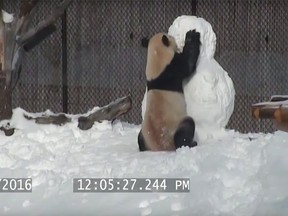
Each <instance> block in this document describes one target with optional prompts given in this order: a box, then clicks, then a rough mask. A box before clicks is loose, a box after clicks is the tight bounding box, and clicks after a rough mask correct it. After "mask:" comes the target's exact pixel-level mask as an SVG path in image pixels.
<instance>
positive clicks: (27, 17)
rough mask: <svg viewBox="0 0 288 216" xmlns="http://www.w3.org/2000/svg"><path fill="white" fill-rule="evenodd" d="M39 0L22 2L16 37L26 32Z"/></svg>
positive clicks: (24, 0)
mask: <svg viewBox="0 0 288 216" xmlns="http://www.w3.org/2000/svg"><path fill="white" fill-rule="evenodd" d="M38 2H39V0H23V2H22V4H21V6H20V11H19V15H18V20H17V24H16V35H19V34H21V33H22V32H25V31H27V30H28V27H29V25H30V24H31V21H32V19H33V17H34V15H35V13H36V11H37V10H36V5H37V3H38Z"/></svg>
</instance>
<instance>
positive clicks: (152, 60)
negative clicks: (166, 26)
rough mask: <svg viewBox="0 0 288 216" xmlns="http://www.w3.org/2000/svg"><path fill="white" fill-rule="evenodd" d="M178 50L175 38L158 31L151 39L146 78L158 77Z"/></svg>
mask: <svg viewBox="0 0 288 216" xmlns="http://www.w3.org/2000/svg"><path fill="white" fill-rule="evenodd" d="M176 52H177V44H176V41H175V39H174V38H173V37H172V36H170V35H168V34H165V33H158V34H156V35H154V36H153V37H152V38H151V39H149V43H148V52H147V65H146V79H147V80H148V81H149V80H152V79H155V78H157V77H158V76H159V75H160V74H161V73H162V72H163V71H164V69H165V68H166V66H167V65H169V64H170V62H171V61H172V59H173V57H174V55H175V53H176Z"/></svg>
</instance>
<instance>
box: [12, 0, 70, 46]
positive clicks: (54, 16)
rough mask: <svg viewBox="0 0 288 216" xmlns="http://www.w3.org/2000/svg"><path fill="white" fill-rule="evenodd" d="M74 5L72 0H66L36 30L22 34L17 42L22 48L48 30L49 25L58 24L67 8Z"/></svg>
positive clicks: (32, 29)
mask: <svg viewBox="0 0 288 216" xmlns="http://www.w3.org/2000/svg"><path fill="white" fill-rule="evenodd" d="M70 3H72V0H64V1H63V2H62V3H61V4H60V5H59V6H58V7H56V8H55V9H54V11H53V12H52V13H51V14H50V15H49V16H48V17H46V18H45V19H44V20H43V21H41V22H40V23H38V25H37V26H36V27H35V28H31V29H29V30H28V31H27V32H26V33H24V34H22V35H21V36H20V37H19V38H18V40H17V42H18V44H19V45H20V46H22V45H24V44H25V43H26V42H27V41H29V39H30V38H33V37H34V36H35V35H36V34H37V33H38V32H40V31H42V30H43V29H45V28H47V27H48V26H49V25H51V24H53V23H55V22H56V20H57V19H58V18H59V17H60V16H62V15H63V13H64V11H65V10H66V9H67V7H68V6H69V5H70Z"/></svg>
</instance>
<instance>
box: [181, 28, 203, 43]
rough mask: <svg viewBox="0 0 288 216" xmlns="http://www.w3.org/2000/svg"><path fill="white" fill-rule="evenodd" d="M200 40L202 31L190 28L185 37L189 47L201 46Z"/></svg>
mask: <svg viewBox="0 0 288 216" xmlns="http://www.w3.org/2000/svg"><path fill="white" fill-rule="evenodd" d="M200 44H201V42H200V33H199V32H196V30H195V29H194V30H190V31H188V32H187V33H186V37H185V45H187V46H189V47H199V45H200Z"/></svg>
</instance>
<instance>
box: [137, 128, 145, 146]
mask: <svg viewBox="0 0 288 216" xmlns="http://www.w3.org/2000/svg"><path fill="white" fill-rule="evenodd" d="M138 146H139V150H140V151H146V150H147V149H146V146H145V140H144V137H143V134H142V130H140V132H139V134H138Z"/></svg>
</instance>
